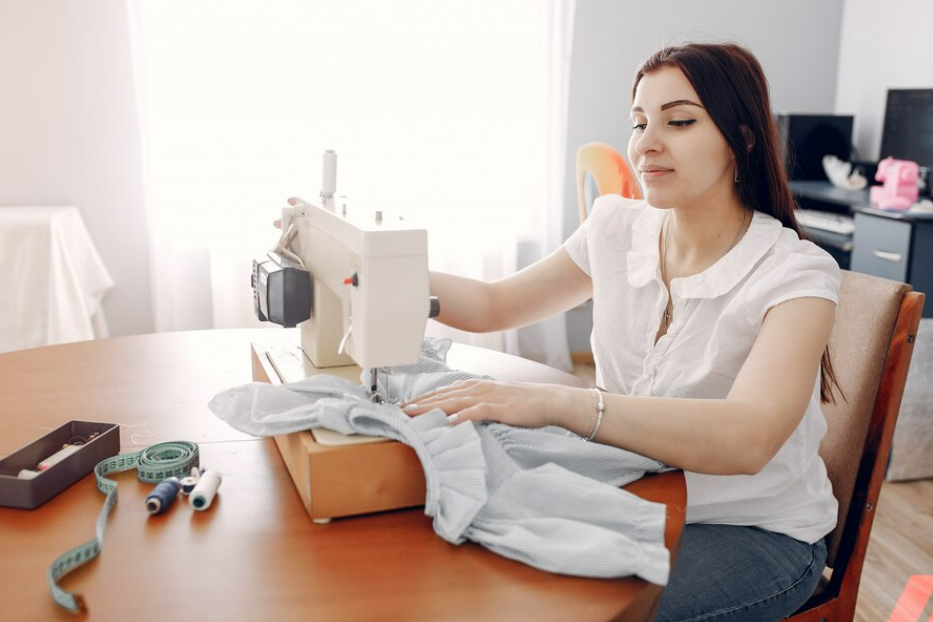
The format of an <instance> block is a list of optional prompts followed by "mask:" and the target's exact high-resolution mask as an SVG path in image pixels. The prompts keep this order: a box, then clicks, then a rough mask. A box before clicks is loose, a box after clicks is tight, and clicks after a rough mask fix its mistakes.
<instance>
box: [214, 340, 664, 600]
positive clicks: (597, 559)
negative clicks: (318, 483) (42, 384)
mask: <svg viewBox="0 0 933 622" xmlns="http://www.w3.org/2000/svg"><path fill="white" fill-rule="evenodd" d="M450 345H451V341H450V340H449V339H431V338H429V339H426V340H425V342H424V346H423V348H422V356H421V359H420V361H419V362H418V363H416V364H414V365H400V366H396V367H392V368H388V369H387V370H384V371H386V372H387V373H382V374H380V375H379V385H378V391H379V393H380V395H382V396H383V397H384V398H386V401H387V403H383V404H377V403H373V402H372V401H371V399H370V395H369V393H368V391H367V389H365V388H364V386H363V385H361V384H355V383H353V382H350V381H349V380H346V379H343V378H337V377H334V376H328V375H317V376H313V377H311V378H308V379H306V380H302V381H300V382H293V383H288V384H284V385H280V386H272V385H269V384H264V383H251V384H248V385H244V386H241V387H236V388H233V389H230V390H227V391H224V392H222V393H220V394H218V395H217V396H216V397H215V398H214V399H213V400H212V401H211V402H210V404H209V408H210V409H211V411H212V412H213V413H214V414H215V415H217V416H218V417H219V418H221V419H223V420H224V421H226V422H227V423H229V424H230V425H231V426H233V427H234V428H236V429H238V430H240V431H242V432H246V433H247V434H253V435H256V436H274V435H279V434H288V433H292V432H298V431H301V430H308V429H312V428H326V429H329V430H334V431H336V432H340V433H342V434H364V435H369V436H381V437H388V438H392V439H395V440H397V441H401V442H403V443H405V444H406V445H408V446H410V447H411V448H412V449H414V450H415V452H416V454H417V455H418V458H419V460H420V461H421V465H422V467H423V468H424V474H425V482H426V489H427V494H426V499H425V509H424V511H425V514H426V515H428V516H431V517H432V518H433V526H434V530H435V532H436V533H437V534H438V535H439V536H441V537H442V538H444V539H445V540H447V541H448V542H451V543H453V544H461V543H463V542H464V541H466V540H471V541H473V542H477V543H479V544H481V545H482V546H484V547H486V548H488V549H490V550H492V551H494V552H496V553H498V554H500V555H503V556H505V557H508V558H510V559H514V560H518V561H521V562H523V563H526V564H528V565H530V566H534V567H536V568H540V569H542V570H547V571H550V572H557V573H562V574H568V575H576V576H583V577H601V578H610V577H623V576H629V575H633V574H634V575H637V576H640V577H642V578H643V579H645V580H647V581H650V582H652V583H656V584H658V585H666V584H667V578H668V574H669V569H670V561H669V559H670V558H669V554H668V551H667V549H666V548H665V547H664V526H665V516H666V508H665V506H664V504H660V503H652V502H649V501H645V500H644V499H641V498H639V497H638V496H636V495H634V494H632V493H630V492H627V491H625V490H621V489H620V488H619V486H623V485H625V484H628V483H630V482H633V481H635V480H637V479H639V478H641V477H642V476H643V475H644V474H645V473H647V472H658V471H663V470H668V467H666V465H664V464H662V463H660V462H657V461H655V460H651V459H649V458H646V457H644V456H641V455H638V454H635V453H632V452H630V451H626V450H623V449H619V448H617V447H612V446H609V445H602V444H599V443H585V442H582V440H581V438H580V437H579V436H578V435H576V434H574V433H573V432H570V431H568V430H566V429H564V428H560V427H556V426H547V427H543V428H536V429H529V428H519V427H512V426H508V425H504V424H501V423H491V422H482V423H473V422H470V421H467V422H463V423H461V424H459V425H456V426H451V425H448V424H447V417H446V414H445V413H444V412H443V411H441V410H440V409H435V410H432V411H430V412H428V413H425V414H423V415H420V416H417V417H409V416H408V415H407V414H405V413H404V412H403V411H402V410H401V408H399V406H398V405H397V403H393V402H400V401H402V400H408V399H411V398H414V397H417V396H419V395H421V394H424V393H426V392H428V391H432V390H434V389H437V388H440V387H443V386H447V385H449V384H451V383H453V382H455V381H457V380H466V379H471V378H481V377H482V376H477V375H475V374H468V373H465V372H462V371H455V370H451V369H450V368H449V367H447V365H446V355H447V351H448V349H449V348H450ZM369 377H370V376H369V370H364V371H363V375H362V378H364V379H368V378H369Z"/></svg>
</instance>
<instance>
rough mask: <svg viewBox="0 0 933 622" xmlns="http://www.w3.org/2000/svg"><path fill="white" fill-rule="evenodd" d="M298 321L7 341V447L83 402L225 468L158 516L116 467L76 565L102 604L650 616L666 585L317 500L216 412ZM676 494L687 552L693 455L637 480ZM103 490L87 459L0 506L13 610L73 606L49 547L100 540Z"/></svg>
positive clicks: (168, 615)
mask: <svg viewBox="0 0 933 622" xmlns="http://www.w3.org/2000/svg"><path fill="white" fill-rule="evenodd" d="M270 339H271V340H276V339H278V340H282V339H295V340H297V336H296V335H295V334H294V333H293V332H290V331H285V330H268V331H265V330H239V331H202V332H188V333H165V334H158V335H141V336H135V337H123V338H117V339H108V340H103V341H91V342H82V343H75V344H68V345H62V346H53V347H47V348H39V349H35V350H25V351H21V352H14V353H10V354H4V355H0V396H2V397H0V456H4V455H7V454H9V453H12V452H13V451H15V450H16V449H18V448H20V447H21V446H23V445H25V444H27V443H28V442H30V441H32V440H33V439H35V438H38V437H39V436H42V435H43V434H45V433H46V432H47V431H48V430H50V429H51V428H53V427H56V426H58V425H59V424H61V423H64V422H66V421H68V420H71V419H81V420H88V421H102V422H108V423H117V424H120V434H121V447H122V450H121V452H122V453H128V452H131V451H138V450H139V449H141V448H142V447H145V446H148V445H151V444H153V443H159V442H164V441H169V440H189V441H193V442H196V443H198V444H199V445H200V447H201V462H202V464H204V465H207V466H209V467H214V468H216V469H219V470H220V471H222V472H224V473H225V474H226V475H225V479H224V483H223V486H222V487H221V489H220V494H219V496H218V498H217V499H216V500H215V502H214V505H213V506H212V507H211V509H210V510H208V511H206V512H198V513H195V512H194V511H192V508H191V507H190V506H188V505H187V504H179V506H178V507H173V508H172V509H171V510H170V511H169V512H167V513H166V514H163V515H160V516H154V517H150V516H149V515H148V514H147V513H146V510H145V507H144V503H143V499H144V498H145V496H146V495H147V494H148V492H149V491H150V490H151V486H150V485H144V484H141V483H139V482H137V481H136V479H135V476H134V474H133V473H132V472H126V473H121V474H118V475H117V476H116V480H117V481H118V482H119V487H120V501H119V503H118V504H117V506H116V508H115V509H114V511H113V513H112V514H111V516H110V520H109V523H108V526H107V534H106V544H105V547H104V550H103V553H102V554H101V556H100V557H99V558H98V559H96V560H94V561H92V562H90V563H89V564H88V565H87V566H85V567H83V568H81V569H78V570H76V571H75V572H74V573H72V574H71V575H69V576H67V577H66V578H65V579H64V580H63V587H65V588H66V589H68V590H71V591H75V592H77V593H81V594H83V595H84V597H85V599H86V601H87V603H88V608H89V614H88V616H86V617H87V618H88V619H91V620H127V621H128V620H199V621H203V620H224V621H233V620H248V621H250V622H255V621H256V620H302V621H304V620H327V621H331V620H368V619H380V620H385V619H391V620H426V619H430V620H437V619H445V620H519V619H522V620H561V621H564V620H575V621H576V620H608V619H619V620H645V619H650V617H651V615H652V611H653V609H654V608H655V607H656V605H657V601H658V598H659V595H660V591H661V589H660V588H659V587H658V586H654V585H651V584H648V583H646V582H644V581H642V580H640V579H636V578H630V579H621V580H594V579H581V578H575V577H567V576H561V575H556V574H550V573H547V572H543V571H540V570H536V569H534V568H531V567H529V566H526V565H524V564H521V563H518V562H514V561H511V560H508V559H505V558H503V557H500V556H498V555H495V554H494V553H491V552H490V551H487V550H486V549H484V548H482V547H481V546H479V545H476V544H473V543H466V544H464V545H462V546H459V547H457V546H453V545H451V544H449V543H447V542H445V541H444V540H442V539H441V538H439V537H438V536H436V535H435V534H434V532H433V530H432V528H431V520H430V518H428V517H426V516H424V514H423V513H422V512H421V511H420V510H401V511H395V512H387V513H383V514H378V515H372V516H366V517H356V518H349V519H341V520H335V521H333V522H332V523H331V524H329V525H315V524H313V523H312V522H311V521H310V520H309V519H308V517H307V515H306V514H305V512H304V509H303V508H302V506H301V503H300V500H299V497H298V494H297V492H296V491H295V489H294V487H293V486H292V482H291V479H290V478H289V476H288V473H287V471H286V469H285V467H284V465H283V463H282V461H281V458H280V457H279V455H278V452H277V450H276V447H275V445H274V443H273V441H272V440H271V439H257V438H254V437H251V436H247V435H244V434H242V433H240V432H237V431H236V430H234V429H232V428H230V427H229V426H228V425H227V424H225V423H223V422H222V421H220V420H219V419H217V418H216V417H214V416H213V415H212V414H211V413H210V411H208V409H207V403H208V401H210V399H211V398H212V397H213V396H214V395H215V394H216V393H218V392H220V391H221V390H223V389H226V388H229V387H231V386H235V385H238V384H244V383H246V382H249V381H250V379H251V368H250V343H251V341H254V340H255V341H262V340H270ZM449 362H450V364H451V365H452V366H454V367H458V368H461V369H468V370H470V371H477V372H484V373H488V374H491V375H494V376H496V377H499V378H501V379H503V380H535V381H539V382H559V383H563V384H578V385H579V384H581V381H580V380H579V379H577V378H575V377H573V376H569V375H567V374H564V373H562V372H558V371H556V370H553V369H550V368H548V367H545V366H543V365H539V364H537V363H532V362H529V361H526V360H524V359H519V358H516V357H510V356H507V355H504V354H499V353H495V352H490V351H487V350H481V349H478V348H470V347H467V346H455V347H454V348H453V349H452V350H451V352H450V357H449ZM627 489H628V490H630V491H633V492H635V493H636V494H639V495H641V496H642V497H644V498H647V499H650V500H653V501H659V502H663V503H666V504H667V505H668V514H667V520H668V525H667V531H666V542H667V546H668V547H669V548H671V549H672V550H675V551H676V548H677V545H678V540H679V537H680V533H681V530H682V528H683V521H684V511H685V507H686V488H685V484H684V479H683V474H682V473H681V472H674V473H665V474H663V475H654V476H649V477H645V478H643V479H642V480H640V481H638V482H635V483H634V484H631V485H629V486H627ZM103 500H104V496H103V495H102V494H100V493H99V492H97V489H96V487H95V483H94V477H93V475H88V476H87V477H85V478H84V479H82V480H81V481H79V482H78V483H77V484H75V485H73V486H72V487H71V488H69V489H67V490H66V491H64V492H63V493H61V494H60V495H58V496H57V497H55V498H53V499H52V500H51V501H49V502H48V503H46V504H45V505H43V506H42V507H40V508H38V509H36V510H32V511H28V510H15V509H9V508H0V620H11V621H17V622H21V621H24V620H56V619H60V620H70V619H74V616H72V615H70V614H68V613H67V612H65V611H64V610H62V609H59V608H58V607H57V606H56V605H55V604H54V602H53V601H52V599H51V597H50V595H49V592H48V587H47V584H46V580H45V572H46V569H47V568H48V566H49V564H50V563H51V561H52V560H53V559H54V558H55V557H56V556H57V555H58V554H60V553H62V552H64V551H65V550H67V549H68V548H70V547H73V546H75V545H77V544H79V543H81V542H84V541H86V540H87V539H89V538H90V537H91V536H92V535H93V533H94V521H95V519H96V517H97V514H98V512H99V511H100V508H101V505H102V502H103Z"/></svg>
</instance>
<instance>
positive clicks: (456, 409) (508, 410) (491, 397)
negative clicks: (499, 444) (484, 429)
mask: <svg viewBox="0 0 933 622" xmlns="http://www.w3.org/2000/svg"><path fill="white" fill-rule="evenodd" d="M565 396H566V387H561V386H559V385H551V384H532V383H514V382H497V381H493V380H460V381H457V382H455V383H453V384H451V385H448V386H446V387H443V388H441V389H437V390H436V391H431V392H430V393H425V394H423V395H419V396H418V397H416V398H413V399H411V400H409V401H407V402H405V404H403V409H404V411H405V413H406V414H408V415H409V416H415V415H421V414H424V413H426V412H428V411H430V410H434V409H435V408H440V409H441V410H443V411H444V412H445V413H447V415H448V421H449V422H450V423H451V424H458V423H460V422H462V421H498V422H500V423H506V424H508V425H513V426H519V427H523V428H540V427H542V426H546V425H551V424H553V423H554V422H555V421H556V419H557V415H558V413H559V412H560V409H561V408H562V404H564V402H565Z"/></svg>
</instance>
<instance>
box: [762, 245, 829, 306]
mask: <svg viewBox="0 0 933 622" xmlns="http://www.w3.org/2000/svg"><path fill="white" fill-rule="evenodd" d="M795 237H796V236H795ZM761 267H762V269H763V270H762V274H763V278H762V280H761V284H760V286H759V287H758V288H757V292H756V298H757V300H756V302H758V303H759V304H760V307H759V308H760V310H761V316H760V317H761V318H762V319H763V318H764V315H765V314H766V313H767V312H768V310H769V309H771V308H773V307H775V306H777V305H779V304H781V303H782V302H786V301H788V300H791V299H794V298H825V299H827V300H831V301H832V302H833V303H838V302H839V285H840V283H841V280H842V273H841V272H840V270H839V264H837V263H836V260H835V259H833V257H832V255H830V254H829V253H827V252H826V251H824V250H823V249H821V248H819V247H818V246H816V245H815V244H813V243H812V242H809V241H803V240H794V242H793V243H792V244H791V245H790V247H789V248H788V247H785V248H781V249H780V250H779V252H778V253H776V254H775V256H773V257H771V258H769V261H766V262H765V264H764V265H762V266H761Z"/></svg>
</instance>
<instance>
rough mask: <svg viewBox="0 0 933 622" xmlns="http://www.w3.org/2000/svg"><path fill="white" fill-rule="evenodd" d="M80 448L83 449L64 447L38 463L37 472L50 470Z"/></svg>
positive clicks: (74, 446) (76, 446) (75, 446)
mask: <svg viewBox="0 0 933 622" xmlns="http://www.w3.org/2000/svg"><path fill="white" fill-rule="evenodd" d="M81 447H83V445H65V446H64V447H63V448H62V449H59V450H58V451H57V452H55V453H54V454H52V455H51V456H49V457H48V458H46V459H45V460H43V461H42V462H40V463H39V468H38V469H37V470H38V471H45V470H46V469H51V468H52V467H53V466H55V465H56V464H58V463H59V462H61V461H62V460H64V459H65V458H67V457H68V456H70V455H72V454H73V453H75V452H76V451H78V450H79V449H81Z"/></svg>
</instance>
